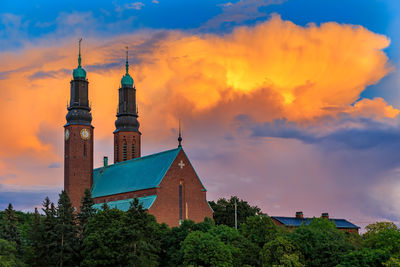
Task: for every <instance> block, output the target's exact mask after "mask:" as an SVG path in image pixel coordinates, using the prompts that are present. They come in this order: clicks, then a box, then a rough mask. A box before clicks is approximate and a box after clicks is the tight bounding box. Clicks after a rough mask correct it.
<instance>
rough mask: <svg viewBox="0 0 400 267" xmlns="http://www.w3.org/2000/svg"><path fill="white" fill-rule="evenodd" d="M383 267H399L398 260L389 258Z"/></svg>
mask: <svg viewBox="0 0 400 267" xmlns="http://www.w3.org/2000/svg"><path fill="white" fill-rule="evenodd" d="M383 266H387V267H399V266H400V259H397V258H394V257H390V259H389V260H388V261H387V262H385V263H383Z"/></svg>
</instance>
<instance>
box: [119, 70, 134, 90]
mask: <svg viewBox="0 0 400 267" xmlns="http://www.w3.org/2000/svg"><path fill="white" fill-rule="evenodd" d="M121 86H122V87H124V86H129V87H133V79H132V77H131V76H130V75H129V73H127V74H125V75H124V76H123V77H122V79H121Z"/></svg>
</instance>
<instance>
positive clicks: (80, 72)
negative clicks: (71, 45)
mask: <svg viewBox="0 0 400 267" xmlns="http://www.w3.org/2000/svg"><path fill="white" fill-rule="evenodd" d="M81 42H82V38H81V39H80V40H79V56H78V67H77V68H76V69H74V71H73V73H72V76H73V77H74V79H75V78H81V79H85V78H86V71H85V70H84V69H83V68H82V66H81V61H82V59H81Z"/></svg>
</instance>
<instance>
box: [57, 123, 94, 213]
mask: <svg viewBox="0 0 400 267" xmlns="http://www.w3.org/2000/svg"><path fill="white" fill-rule="evenodd" d="M84 128H85V129H87V130H88V131H89V133H90V137H89V139H88V140H83V139H82V138H81V134H80V132H81V130H82V129H84ZM67 129H68V130H69V138H68V140H65V139H64V157H65V158H64V190H66V191H67V193H68V195H69V197H70V199H71V203H72V206H74V207H75V208H76V209H77V210H79V207H80V203H81V199H82V196H83V193H84V191H85V189H86V188H89V189H90V188H92V184H93V126H84V125H68V126H65V130H67ZM84 149H85V150H86V153H84Z"/></svg>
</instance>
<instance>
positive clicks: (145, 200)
mask: <svg viewBox="0 0 400 267" xmlns="http://www.w3.org/2000/svg"><path fill="white" fill-rule="evenodd" d="M156 198H157V196H156V195H151V196H145V197H139V198H138V200H139V204H141V205H142V207H143V208H144V209H146V210H148V209H150V207H151V206H152V205H153V203H154V200H156ZM132 201H133V198H129V199H123V200H117V201H110V202H107V205H108V206H109V207H110V208H111V209H113V208H117V209H119V210H123V211H128V210H129V207H130V206H131V202H132ZM102 206H103V203H98V204H94V205H93V208H95V209H98V210H100V209H102V208H101V207H102Z"/></svg>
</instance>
